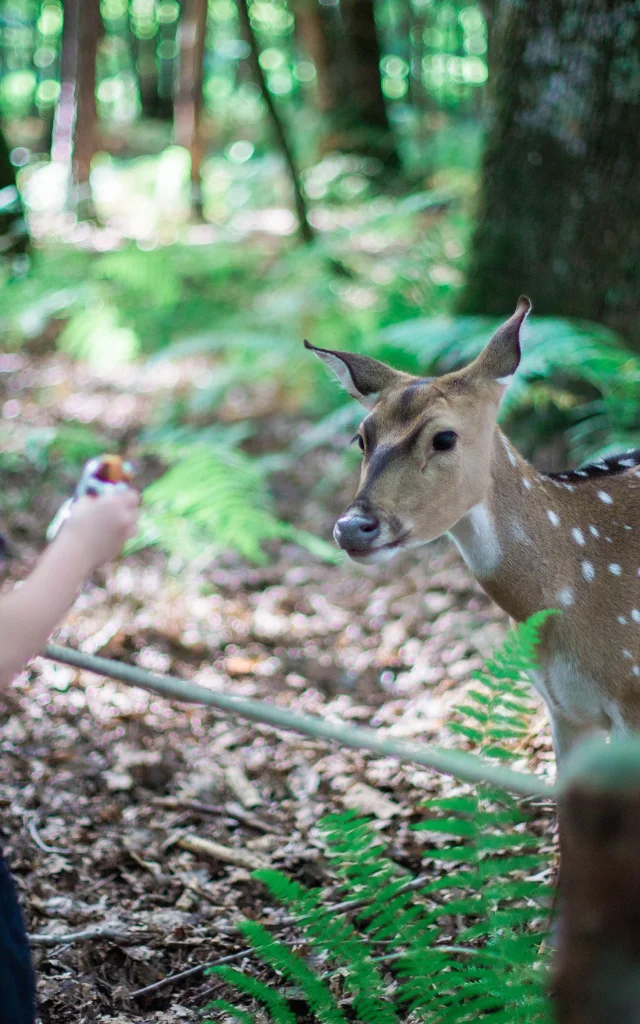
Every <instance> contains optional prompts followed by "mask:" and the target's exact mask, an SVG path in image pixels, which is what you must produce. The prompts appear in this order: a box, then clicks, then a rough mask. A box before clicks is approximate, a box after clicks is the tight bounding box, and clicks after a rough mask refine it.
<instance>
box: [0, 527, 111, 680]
mask: <svg viewBox="0 0 640 1024" xmlns="http://www.w3.org/2000/svg"><path fill="white" fill-rule="evenodd" d="M90 569H91V565H90V562H89V560H88V559H87V557H86V556H85V555H84V553H83V552H82V550H81V549H79V547H78V545H77V543H74V540H73V538H71V537H65V531H64V530H63V531H62V532H61V533H60V535H59V537H58V538H57V539H56V540H55V541H54V543H53V544H52V545H51V547H49V548H47V550H46V551H45V553H44V554H43V556H42V558H41V559H40V561H39V562H38V564H37V566H36V568H35V569H34V570H33V572H32V573H31V575H30V576H29V578H28V579H27V580H25V582H24V583H23V584H22V585H21V586H19V587H14V589H13V590H11V591H10V592H9V593H7V594H4V595H2V596H0V687H5V686H7V685H8V684H9V683H10V682H11V680H12V679H13V677H14V676H15V675H16V674H17V673H18V672H21V671H22V669H23V668H24V666H25V665H26V664H27V662H28V661H29V660H30V659H31V658H33V657H34V656H35V655H36V654H38V652H39V651H41V650H42V648H43V646H44V644H45V643H46V641H47V638H48V637H49V635H50V634H51V633H52V632H53V630H54V629H55V627H56V626H57V625H58V623H59V622H60V620H61V618H62V617H63V616H64V615H65V613H66V612H67V611H68V609H69V607H70V606H71V605H72V604H73V601H74V599H75V597H76V594H77V592H78V589H79V587H80V586H81V584H82V581H83V579H84V578H85V576H86V575H87V573H88V572H89V571H90Z"/></svg>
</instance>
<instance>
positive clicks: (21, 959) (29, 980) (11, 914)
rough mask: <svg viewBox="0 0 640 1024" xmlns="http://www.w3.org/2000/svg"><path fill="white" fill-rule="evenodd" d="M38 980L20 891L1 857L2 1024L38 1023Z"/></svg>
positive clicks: (0, 942)
mask: <svg viewBox="0 0 640 1024" xmlns="http://www.w3.org/2000/svg"><path fill="white" fill-rule="evenodd" d="M35 1018H36V1013H35V979H34V974H33V966H32V964H31V953H30V951H29V942H28V940H27V932H26V929H25V926H24V921H23V920H22V913H21V911H20V906H19V904H18V897H17V895H16V888H15V885H14V883H13V879H12V877H11V875H10V874H9V869H8V868H7V865H6V864H5V862H4V859H3V857H2V854H0V1024H34V1021H35Z"/></svg>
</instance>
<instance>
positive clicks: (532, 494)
mask: <svg viewBox="0 0 640 1024" xmlns="http://www.w3.org/2000/svg"><path fill="white" fill-rule="evenodd" d="M530 311H531V302H530V300H529V299H528V298H527V297H526V296H521V297H520V299H519V300H518V303H517V306H516V310H515V312H514V314H513V315H512V316H511V317H510V318H509V319H508V320H507V321H506V322H505V323H503V324H502V325H501V326H500V327H499V328H498V329H497V331H496V332H495V333H494V334H493V336H492V337H491V339H490V340H489V342H488V343H487V345H486V346H485V348H484V349H483V350H482V351H481V352H480V354H479V355H478V356H477V358H476V359H475V360H473V361H472V362H471V363H469V364H468V365H467V366H465V367H463V368H462V369H459V370H454V371H452V372H449V373H445V374H443V375H442V376H439V377H418V376H415V375H412V374H408V373H404V372H401V371H398V370H395V369H393V368H392V367H390V366H388V365H386V364H385V363H382V362H379V361H378V360H376V359H372V358H370V357H369V356H365V355H361V354H358V353H351V352H342V351H337V350H336V351H333V350H330V349H323V348H318V347H316V346H314V345H311V344H310V343H309V342H308V341H305V343H304V344H305V346H306V347H307V348H308V349H310V350H311V351H313V352H314V353H315V355H316V356H318V358H319V359H321V360H322V361H323V362H324V363H325V364H326V365H327V366H328V367H329V368H330V370H331V371H332V372H333V373H334V374H335V376H336V377H337V378H338V381H339V382H340V383H341V384H342V385H343V387H345V388H346V390H347V391H348V393H349V394H350V395H351V396H352V397H353V398H355V399H357V401H359V402H360V403H361V404H362V405H363V406H364V407H365V409H366V410H367V414H366V415H365V417H364V419H363V420H362V422H361V424H360V427H359V429H358V433H357V435H356V437H355V438H354V439H353V440H354V441H355V440H356V438H357V442H358V444H359V446H360V449H361V451H362V465H361V471H360V480H359V485H358V488H357V491H356V495H355V497H354V499H353V501H352V502H351V504H350V505H349V506H348V507H347V508H346V509H345V511H344V512H343V513H342V515H341V516H340V518H339V519H338V520H337V522H336V524H335V529H334V533H333V535H334V539H335V541H336V543H337V544H338V546H339V547H340V548H342V550H343V551H345V552H346V554H347V555H348V556H349V558H351V559H352V560H353V561H354V562H357V563H359V564H371V563H375V562H381V561H383V560H387V559H390V558H393V557H394V556H395V555H396V554H397V553H398V552H400V551H406V550H408V549H410V548H414V547H418V546H420V545H423V544H428V543H430V542H431V541H433V540H435V539H436V538H439V537H441V536H443V535H446V536H448V537H449V538H451V540H453V542H454V543H455V544H456V545H457V547H458V549H459V551H460V553H461V555H462V557H463V558H464V560H465V562H466V563H467V566H468V567H469V569H470V571H471V572H472V574H473V575H474V576H475V578H476V580H477V581H478V583H479V584H480V586H481V587H482V588H483V589H484V591H485V592H486V593H487V594H488V595H489V597H491V598H492V599H493V600H494V601H495V602H496V603H497V604H498V605H499V606H500V607H501V608H502V609H503V610H504V611H505V612H506V613H507V614H508V615H509V616H510V617H511V619H512V620H515V622H516V623H519V622H523V621H524V620H525V619H527V618H528V617H529V616H530V615H532V614H533V613H534V612H538V611H541V610H543V609H552V608H553V609H557V610H558V612H560V613H561V614H557V615H553V616H549V617H548V618H547V619H546V621H545V623H544V625H543V628H542V633H541V641H540V645H539V648H538V660H539V671H538V672H537V673H536V677H535V678H534V680H533V683H534V686H535V687H536V689H537V690H538V691H539V693H540V695H541V697H542V698H543V700H544V702H545V704H546V706H547V709H548V712H549V718H550V724H551V734H552V742H553V747H554V753H555V759H556V768H557V770H558V771H560V770H561V768H562V765H563V764H564V763H565V761H566V758H567V756H568V755H569V754H570V752H571V751H572V749H573V748H574V747H575V746H576V744H578V743H579V742H580V741H581V740H582V739H584V738H585V737H586V736H587V735H589V734H591V733H594V732H605V733H608V734H610V735H613V736H621V735H626V734H629V733H635V732H638V731H640V450H637V451H630V452H626V453H624V454H622V455H618V456H613V457H608V458H601V459H598V460H597V461H594V462H593V463H591V464H589V465H585V466H584V467H582V468H579V469H575V470H573V471H566V472H560V473H541V472H538V471H537V470H536V469H534V467H533V466H532V465H531V464H530V463H529V462H528V461H527V460H526V459H524V458H523V457H522V456H521V455H520V454H519V453H518V452H517V451H516V449H515V448H514V446H513V445H512V444H511V442H510V441H509V440H508V438H507V437H506V436H505V434H504V433H503V432H502V430H501V429H500V427H499V426H498V424H497V418H498V412H499V408H500V403H501V400H502V397H503V395H504V393H505V391H506V389H507V388H508V387H509V383H510V382H511V380H512V379H513V375H514V374H515V373H516V371H517V369H518V365H519V363H520V358H521V347H520V334H521V330H522V325H523V323H524V321H525V319H526V317H527V316H528V315H529V313H530Z"/></svg>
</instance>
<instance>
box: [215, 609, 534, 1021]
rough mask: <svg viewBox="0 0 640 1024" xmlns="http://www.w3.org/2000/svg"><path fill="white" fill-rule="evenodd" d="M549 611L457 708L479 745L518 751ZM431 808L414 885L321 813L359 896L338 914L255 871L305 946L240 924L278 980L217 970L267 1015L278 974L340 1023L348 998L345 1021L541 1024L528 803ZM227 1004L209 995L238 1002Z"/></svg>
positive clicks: (368, 842) (341, 876)
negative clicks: (300, 948) (420, 875)
mask: <svg viewBox="0 0 640 1024" xmlns="http://www.w3.org/2000/svg"><path fill="white" fill-rule="evenodd" d="M550 614H553V612H542V613H540V614H538V615H536V616H533V617H532V618H531V619H530V620H529V621H528V622H527V623H525V624H524V625H522V626H521V627H520V628H519V629H518V630H517V631H514V632H512V633H510V634H509V636H508V638H507V640H506V642H505V644H504V645H503V647H502V648H501V650H499V651H498V652H497V653H496V654H495V655H494V657H493V658H491V659H490V660H489V661H488V662H487V664H486V666H485V668H484V671H483V672H482V673H478V674H477V677H476V680H475V686H474V689H472V690H470V692H469V694H468V696H467V698H466V700H465V701H464V703H462V704H461V705H460V707H459V708H458V709H457V714H458V718H459V721H458V723H457V728H456V729H455V730H454V731H455V732H456V733H457V734H458V735H462V736H463V737H464V740H465V743H467V744H468V745H470V746H471V748H472V750H473V751H474V752H475V753H476V754H478V755H484V756H490V757H497V756H499V757H501V758H502V759H503V760H506V759H513V758H514V757H516V756H517V754H518V749H517V748H518V744H519V743H521V742H522V737H523V734H524V733H525V732H526V729H527V726H528V723H529V722H530V719H531V714H532V710H533V707H532V704H531V702H530V699H529V694H528V692H527V689H526V685H525V678H526V674H527V673H528V672H530V671H531V670H532V669H533V668H535V648H536V645H537V643H538V640H539V636H540V630H541V629H542V628H543V627H544V623H545V621H546V619H547V618H548V616H549V615H550ZM425 812H426V815H427V817H426V819H425V820H424V821H422V822H421V823H420V824H418V825H417V826H415V827H416V830H417V831H419V832H420V833H421V834H422V835H423V836H424V837H428V841H429V842H430V847H431V848H430V849H429V850H428V853H427V858H428V859H427V864H428V865H429V873H430V875H431V876H432V880H431V881H425V883H424V884H419V885H416V884H414V882H413V880H411V881H409V882H407V878H406V875H399V873H398V869H397V866H396V864H395V863H394V861H393V860H391V859H390V858H389V857H388V856H386V855H385V850H384V844H383V842H382V840H381V839H380V836H379V834H378V833H377V832H376V830H375V829H374V828H373V827H372V826H371V824H370V823H369V822H367V821H365V820H362V819H358V818H357V817H356V816H355V815H354V814H353V813H347V814H341V815H333V816H331V817H328V818H326V819H324V820H323V821H322V822H320V829H321V832H322V835H323V839H324V843H325V848H326V855H327V857H328V858H329V860H330V863H331V867H332V869H333V872H334V874H335V878H336V881H337V887H334V890H333V891H334V892H335V889H336V888H337V897H338V899H339V900H340V901H342V900H349V901H351V900H353V901H356V903H355V905H354V909H353V910H352V911H351V913H350V914H349V915H348V916H347V915H346V914H340V913H337V912H336V911H334V910H332V909H331V907H330V906H328V905H327V904H326V902H325V900H324V897H323V893H322V891H321V890H320V889H308V888H305V887H304V886H302V885H300V884H299V883H297V882H295V881H293V880H291V879H289V878H287V877H286V876H285V875H284V874H282V873H281V872H279V871H260V872H257V873H256V875H255V877H256V878H257V879H259V880H260V881H261V882H262V883H263V884H264V885H265V886H266V887H267V888H268V890H269V892H270V894H271V895H272V896H273V897H274V898H275V899H276V900H277V901H278V902H279V903H281V904H282V905H284V906H286V907H287V909H288V910H289V912H290V914H291V915H292V916H293V918H294V919H295V920H296V921H297V923H298V928H299V930H300V931H301V933H302V936H303V940H304V942H303V944H304V947H305V949H306V950H307V953H306V955H305V956H302V955H301V954H300V953H297V952H295V951H294V950H293V949H292V948H291V947H290V945H289V944H287V943H285V942H283V941H281V940H279V939H277V938H276V937H274V936H273V935H272V934H271V932H270V931H268V930H267V929H266V928H264V927H263V926H262V925H260V924H257V923H255V922H246V923H245V924H244V925H242V927H241V930H242V933H243V934H244V936H245V938H246V939H247V940H248V941H249V942H250V943H251V946H252V949H253V951H254V954H255V955H256V956H257V957H258V958H259V959H260V960H262V961H263V963H265V964H266V965H268V967H269V968H271V970H272V971H274V972H275V974H276V976H277V977H278V978H279V979H280V981H279V982H278V983H277V984H276V985H275V986H272V987H271V988H270V989H266V988H265V983H264V982H260V983H259V986H258V985H256V979H255V978H254V977H253V976H251V975H248V974H239V972H233V973H231V972H229V971H228V970H225V969H224V968H217V969H213V972H214V973H217V974H220V975H221V976H222V977H223V978H224V980H225V981H226V982H227V983H228V984H229V986H230V987H231V988H234V989H235V990H236V992H238V993H241V994H244V995H250V996H251V997H252V998H253V999H255V1001H256V1002H257V1003H258V1004H259V1005H260V1006H261V1007H263V1009H264V1010H265V1011H266V1012H267V1013H268V1014H269V1015H270V1016H271V1019H272V1020H274V1021H276V1020H284V1019H286V1018H285V1017H283V1016H282V1014H283V1008H282V1006H281V1005H280V1004H279V1006H278V1009H277V1013H279V1014H280V1016H279V1017H278V1016H277V1015H276V1013H274V1010H273V1008H272V1006H271V1005H270V1003H269V999H270V998H271V996H272V995H273V993H278V994H279V995H280V996H281V997H282V987H281V986H282V982H283V981H286V982H287V983H288V985H290V986H291V985H293V986H294V989H293V994H295V997H296V999H298V1000H300V999H302V1000H304V1001H305V1003H306V1004H307V1006H308V1008H309V1010H310V1012H311V1013H312V1015H313V1016H314V1018H315V1019H316V1020H318V1021H319V1022H321V1024H342V1022H344V1021H345V1020H346V1019H347V1018H346V1017H345V1011H344V1010H343V1007H345V1006H347V1005H348V1006H349V1007H350V1009H349V1012H348V1019H349V1020H356V1021H359V1022H362V1024H397V1022H399V1021H406V1020H411V1021H415V1022H416V1024H419V1022H424V1024H462V1022H465V1021H472V1020H475V1019H476V1018H477V1017H478V1016H482V1018H483V1019H484V1018H485V1017H486V1019H487V1020H488V1021H491V1022H494V1024H507V1022H508V1024H548V1022H549V1021H550V1012H549V1008H548V1005H547V1000H546V995H545V976H546V972H545V962H544V957H543V956H542V954H541V952H540V942H541V938H542V936H543V929H544V923H545V920H546V917H547V914H548V904H549V895H550V894H549V890H548V887H547V885H546V884H545V883H544V882H542V881H541V880H540V878H539V877H538V876H539V874H540V872H541V869H542V868H543V867H544V866H546V857H545V855H544V853H543V852H542V850H541V842H540V840H539V839H538V837H537V836H536V835H535V832H534V831H533V830H532V829H531V827H530V825H529V820H528V817H527V815H526V813H525V812H524V811H523V809H522V808H521V807H520V805H519V804H518V802H517V801H516V800H514V799H512V798H511V797H510V796H508V795H507V794H505V793H502V792H495V791H491V790H489V789H487V788H485V787H478V788H471V787H466V786H465V787H457V788H456V789H455V791H454V792H453V793H452V794H451V795H449V796H446V797H441V798H437V799H433V800H429V801H428V802H427V803H426V804H425ZM458 918H460V919H462V920H463V921H464V924H463V925H462V926H461V927H460V928H459V930H458V933H457V935H456V940H455V945H450V944H449V942H448V941H446V939H445V936H447V935H449V934H450V932H451V924H452V921H454V920H456V919H458ZM327 966H328V967H329V970H328V971H327V970H326V968H327ZM338 979H340V983H339V984H338ZM329 982H331V984H328V983H329ZM252 986H253V987H252ZM287 991H289V990H287ZM231 1005H232V1004H230V1003H229V1002H224V1003H222V1002H218V1003H216V1004H214V1006H216V1007H217V1008H220V1009H224V1010H226V1011H227V1012H229V1013H231V1015H233V1013H237V1014H238V1015H240V1014H242V1013H246V1011H245V1010H244V1009H241V1008H240V1007H239V1008H238V1009H237V1010H236V1009H234V1010H231V1009H230V1006H231Z"/></svg>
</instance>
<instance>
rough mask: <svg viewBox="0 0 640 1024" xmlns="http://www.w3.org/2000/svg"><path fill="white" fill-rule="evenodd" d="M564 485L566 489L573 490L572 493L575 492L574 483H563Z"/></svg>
mask: <svg viewBox="0 0 640 1024" xmlns="http://www.w3.org/2000/svg"><path fill="white" fill-rule="evenodd" d="M562 486H563V487H564V489H565V490H566V491H571V493H572V494H573V484H563V485H562Z"/></svg>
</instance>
